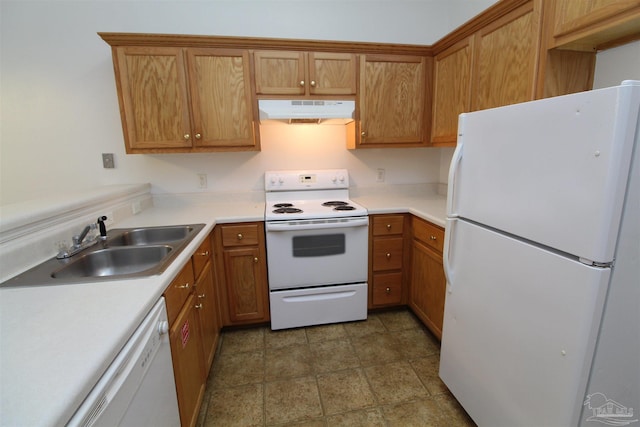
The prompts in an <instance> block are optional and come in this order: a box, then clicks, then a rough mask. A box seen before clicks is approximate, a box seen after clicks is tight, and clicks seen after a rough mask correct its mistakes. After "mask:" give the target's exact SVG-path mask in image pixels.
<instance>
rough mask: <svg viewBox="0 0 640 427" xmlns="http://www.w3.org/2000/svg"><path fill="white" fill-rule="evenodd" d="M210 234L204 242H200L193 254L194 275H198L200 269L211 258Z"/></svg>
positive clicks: (200, 271)
mask: <svg viewBox="0 0 640 427" xmlns="http://www.w3.org/2000/svg"><path fill="white" fill-rule="evenodd" d="M211 252H212V251H211V236H207V238H206V239H204V242H202V243H201V244H200V246H199V247H198V249H196V251H195V252H194V254H193V257H192V259H193V273H194V277H196V278H198V277H200V274H201V273H202V270H203V269H204V267H205V266H206V265H207V262H209V260H210V259H211Z"/></svg>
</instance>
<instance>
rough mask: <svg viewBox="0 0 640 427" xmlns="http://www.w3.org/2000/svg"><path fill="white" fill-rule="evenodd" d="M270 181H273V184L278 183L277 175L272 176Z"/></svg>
mask: <svg viewBox="0 0 640 427" xmlns="http://www.w3.org/2000/svg"><path fill="white" fill-rule="evenodd" d="M269 181H270V182H271V185H274V184H275V183H276V177H275V176H272V177H271V179H270V180H269Z"/></svg>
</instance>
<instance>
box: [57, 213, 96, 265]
mask: <svg viewBox="0 0 640 427" xmlns="http://www.w3.org/2000/svg"><path fill="white" fill-rule="evenodd" d="M106 220H107V217H106V216H104V215H103V216H101V217H99V218H98V220H97V221H96V222H92V223H91V224H89V225H87V226H86V227H84V229H83V230H82V231H81V232H80V234H77V235H75V236H73V237H72V238H71V240H72V242H73V244H72V245H71V247H69V248H62V249H61V250H60V252H58V255H56V258H58V259H64V258H69V257H72V256H73V255H75V254H77V253H78V252H80V251H81V250H83V249H86V248H88V247H89V246H92V245H94V244H96V243H97V242H98V241H100V240H106V239H107V228H106V227H105V225H104V222H105V221H106ZM96 227H99V228H100V235H99V236H96V237H94V238H93V239H91V240H86V241H85V238H86V237H87V234H89V231H91V230H95V229H96Z"/></svg>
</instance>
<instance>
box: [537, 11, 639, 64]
mask: <svg viewBox="0 0 640 427" xmlns="http://www.w3.org/2000/svg"><path fill="white" fill-rule="evenodd" d="M545 2H546V4H545V7H546V8H547V9H548V11H549V13H550V17H551V18H552V21H553V22H552V24H553V26H552V31H551V32H552V41H551V46H550V47H562V48H564V49H573V50H583V51H594V50H596V49H601V48H603V47H607V45H609V44H616V43H619V42H620V41H623V42H624V41H628V40H631V39H634V38H635V39H637V38H638V37H639V36H640V0H582V1H575V0H545Z"/></svg>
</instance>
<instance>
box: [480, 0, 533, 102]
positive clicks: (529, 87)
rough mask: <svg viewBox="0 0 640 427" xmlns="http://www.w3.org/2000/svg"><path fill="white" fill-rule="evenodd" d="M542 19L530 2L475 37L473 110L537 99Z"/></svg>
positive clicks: (483, 29) (482, 30)
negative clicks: (536, 89)
mask: <svg viewBox="0 0 640 427" xmlns="http://www.w3.org/2000/svg"><path fill="white" fill-rule="evenodd" d="M540 15H541V14H540V10H536V9H534V2H529V3H527V4H525V5H524V6H522V7H520V8H518V9H516V10H514V11H513V12H511V13H509V14H507V15H506V16H504V17H502V18H500V19H498V20H496V21H495V22H493V23H492V24H490V25H488V26H486V27H485V28H482V29H481V30H480V31H478V33H477V34H476V35H475V43H474V44H475V47H474V49H475V57H474V64H473V82H472V88H473V89H472V93H473V95H472V97H471V109H472V110H483V109H486V108H493V107H499V106H503V105H509V104H515V103H518V102H525V101H531V100H533V99H535V81H536V80H535V76H536V67H537V58H538V52H539V49H538V44H539V40H540V28H541V27H540V25H541V21H540Z"/></svg>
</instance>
